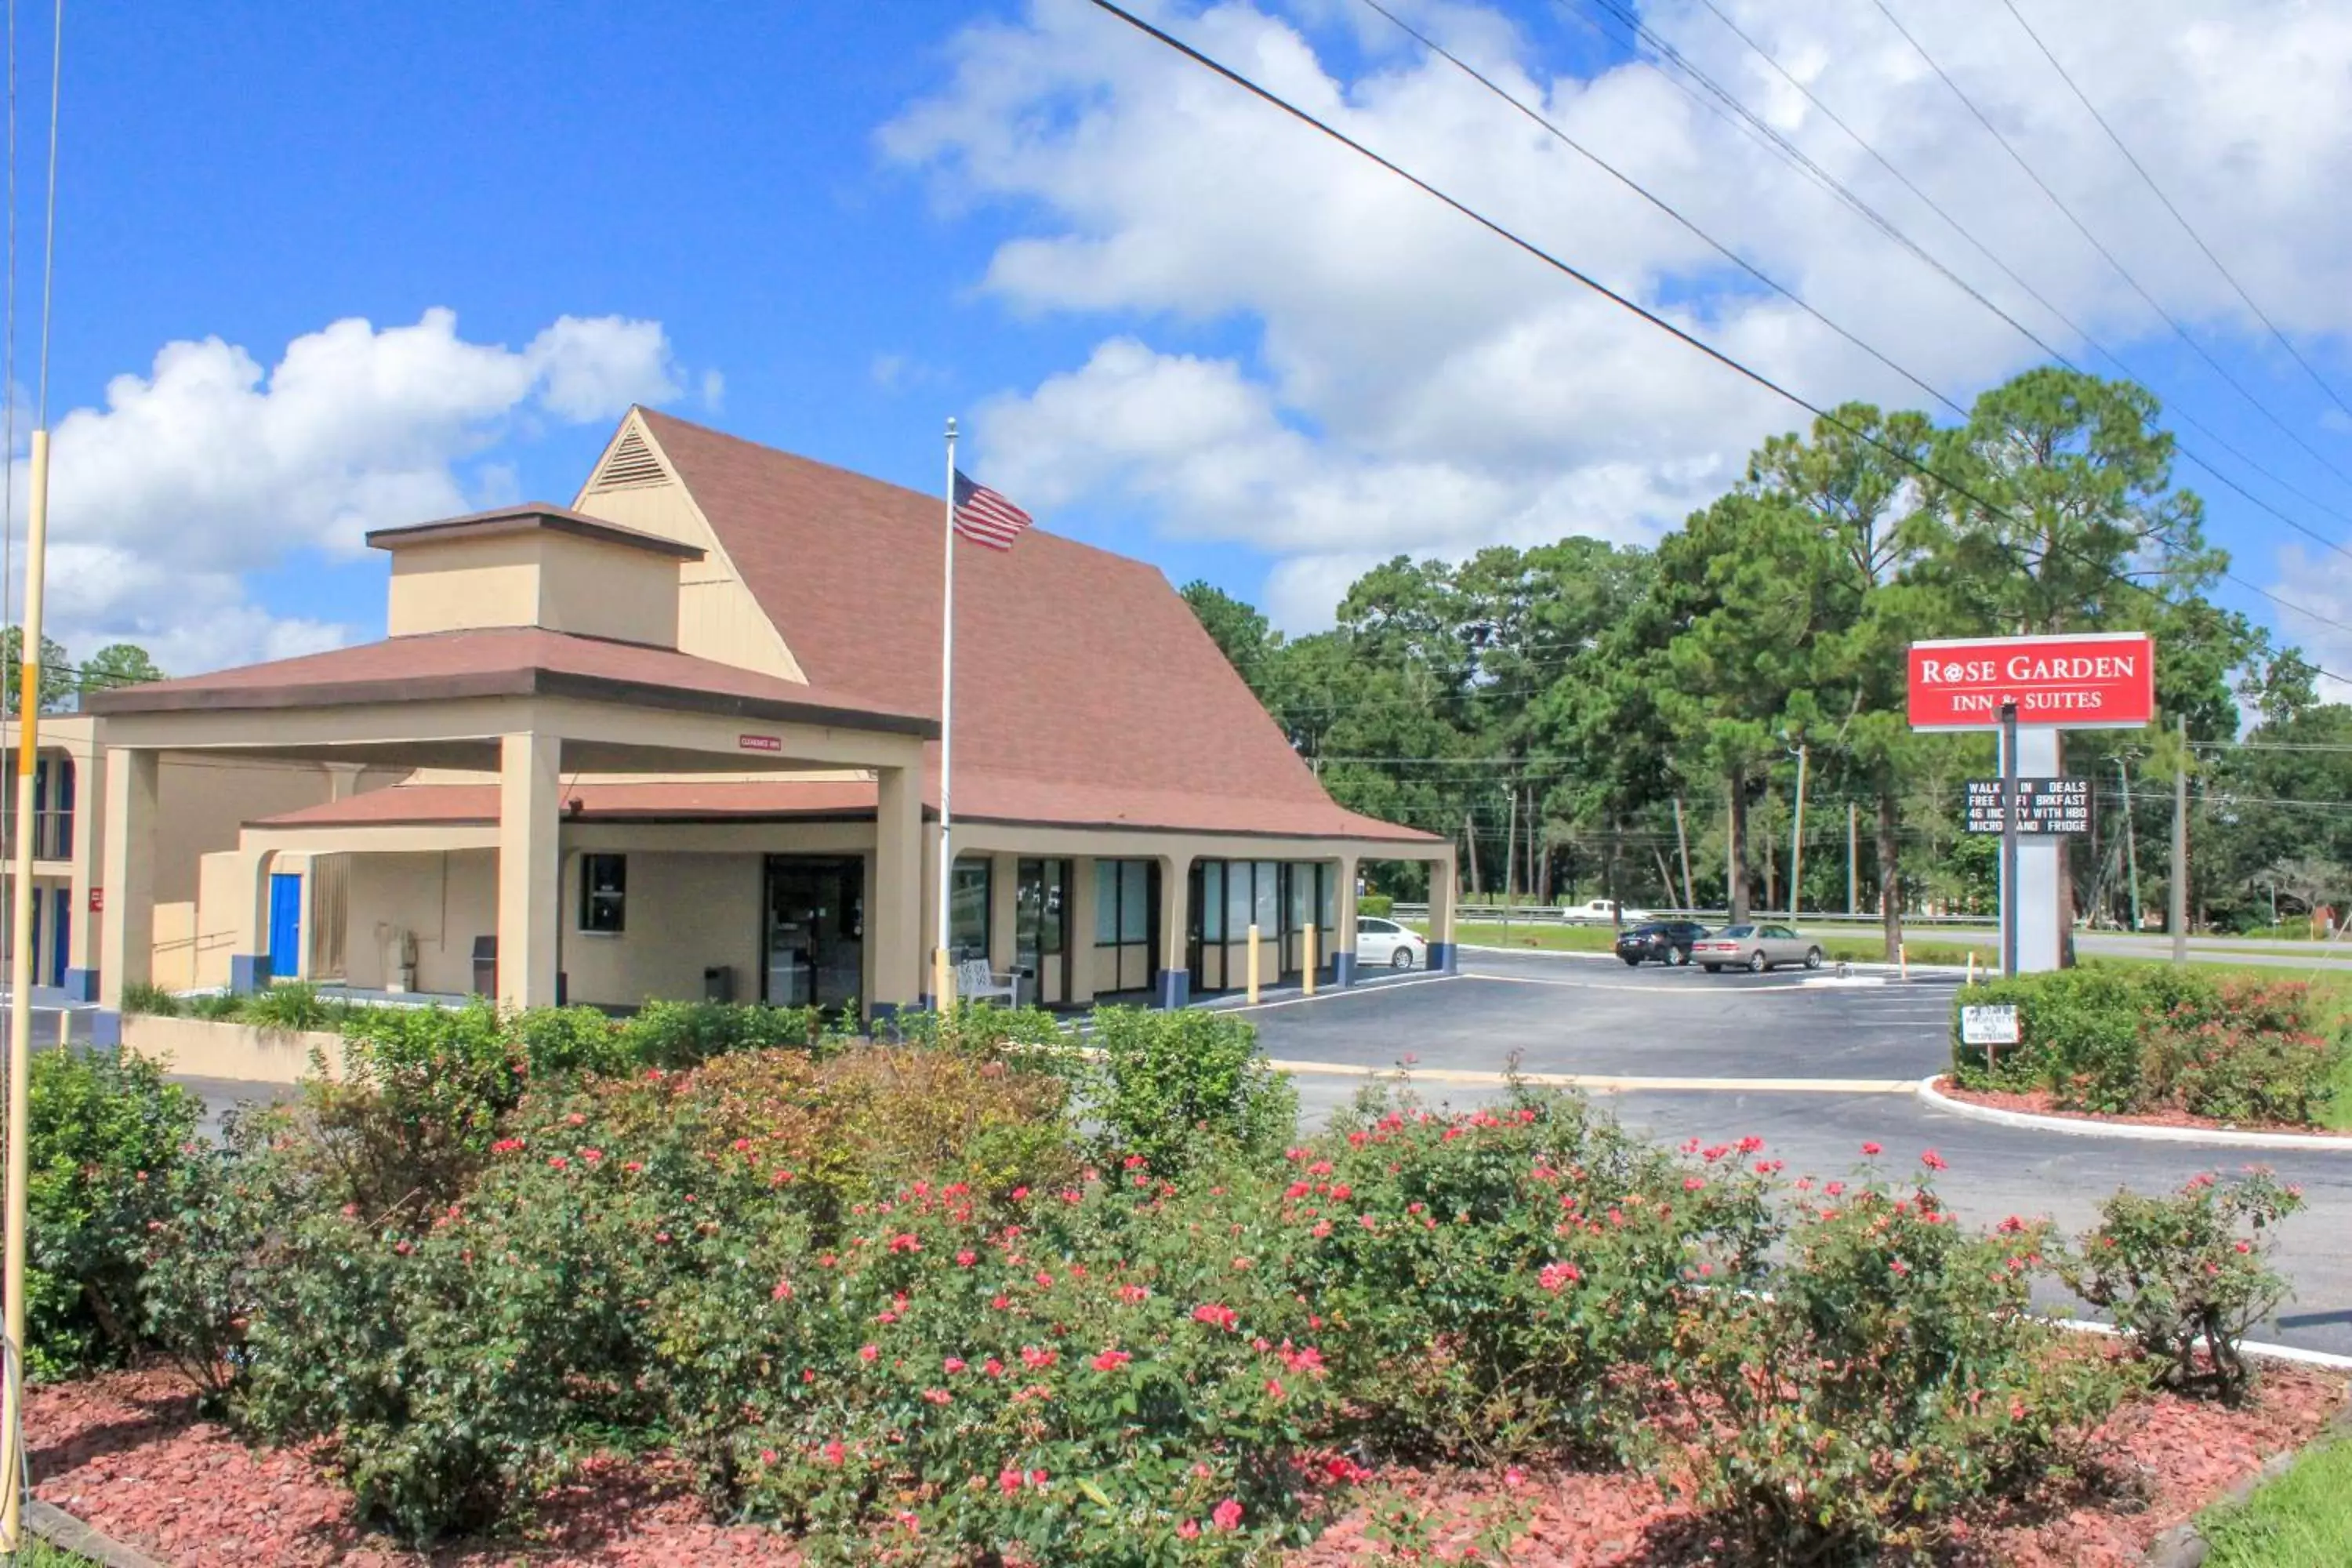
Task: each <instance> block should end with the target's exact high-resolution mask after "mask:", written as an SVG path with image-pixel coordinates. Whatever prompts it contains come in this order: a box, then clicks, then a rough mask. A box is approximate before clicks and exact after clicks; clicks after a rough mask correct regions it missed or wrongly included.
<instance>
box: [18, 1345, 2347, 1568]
mask: <svg viewBox="0 0 2352 1568" xmlns="http://www.w3.org/2000/svg"><path fill="white" fill-rule="evenodd" d="M2261 1388H2262V1393H2261V1398H2260V1401H2259V1403H2257V1404H2256V1405H2252V1406H2251V1407H2249V1408H2247V1409H2244V1410H2234V1411H2233V1410H2225V1409H2222V1408H2221V1407H2220V1406H2218V1405H2210V1404H2203V1403H2200V1402H2196V1401H2190V1400H2183V1399H2178V1398H2174V1397H2171V1396H2169V1395H2164V1396H2158V1397H2156V1398H2153V1399H2149V1400H2147V1401H2143V1402H2141V1403H2139V1404H2137V1405H2133V1406H2131V1407H2129V1408H2128V1409H2126V1411H2124V1412H2122V1413H2121V1414H2119V1415H2117V1416H2116V1419H2115V1420H2114V1421H2113V1422H2112V1423H2111V1424H2110V1430H2109V1432H2108V1433H2107V1435H2106V1436H2108V1438H2109V1443H2108V1445H2107V1447H2105V1463H2106V1469H2107V1472H2108V1479H2109V1480H2110V1481H2111V1482H2113V1483H2115V1484H2114V1485H2112V1486H2111V1487H2110V1488H2109V1489H2108V1494H2107V1495H2106V1496H2105V1497H2103V1498H2084V1497H2074V1498H2061V1499H2056V1500H2052V1501H2050V1502H2049V1503H2048V1504H2046V1505H2045V1506H2044V1507H2043V1508H2042V1510H2041V1512H2040V1514H2039V1516H2037V1517H2033V1518H2028V1519H2019V1520H2016V1521H2011V1522H2006V1523H2002V1524H1999V1525H1997V1526H1995V1527H1992V1528H1990V1529H1987V1530H1985V1531H1981V1532H1979V1534H1978V1535H1976V1536H1975V1537H1974V1538H1972V1539H1970V1540H1969V1541H1967V1542H1965V1543H1963V1544H1961V1545H1959V1546H1958V1548H1957V1549H1956V1551H1955V1552H1954V1553H1953V1554H1952V1556H1951V1562H1952V1563H1954V1564H1956V1565H1961V1564H1965V1565H1967V1568H1989V1565H1991V1564H2007V1565H2011V1568H2126V1565H2129V1564H2137V1563H2139V1562H2140V1561H2141V1558H2142V1553H2143V1552H2145V1551H2146V1550H2147V1546H2148V1544H2149V1543H2150V1542H2153V1541H2154V1540H2155V1539H2156V1537H2157V1536H2158V1535H2159V1534H2161V1533H2162V1532H2163V1531H2166V1530H2168V1529H2169V1528H2170V1527H2172V1526H2173V1525H2176V1524H2178V1523H2179V1522H2181V1521H2184V1520H2186V1519H2188V1518H2189V1517H2190V1516H2192V1515H2194V1514H2195V1513H2196V1512H2197V1511H2198V1510H2200V1509H2202V1508H2203V1507H2205V1506H2206V1505H2207V1504H2208V1503H2210V1502H2211V1501H2212V1500H2215V1499H2216V1498H2218V1497H2219V1496H2220V1495H2221V1493H2222V1492H2223V1491H2225V1490H2227V1489H2229V1488H2230V1487H2231V1486H2232V1485H2234V1484H2235V1483H2237V1482H2239V1481H2241V1480H2243V1479H2246V1478H2248V1477H2250V1476H2252V1475H2253V1474H2254V1473H2255V1471H2256V1470H2257V1469H2259V1468H2261V1465H2262V1463H2263V1460H2264V1459H2266V1458H2269V1457H2270V1456H2272V1455H2273V1454H2278V1453H2284V1452H2286V1451H2288V1450H2290V1449H2293V1448H2295V1447H2300V1446H2302V1445H2303V1444H2304V1443H2305V1442H2308V1441H2309V1440H2310V1439H2311V1438H2312V1437H2313V1436H2315V1434H2316V1433H2317V1432H2318V1431H2319V1430H2320V1429H2321V1428H2322V1427H2323V1426H2326V1424H2327V1422H2328V1421H2329V1420H2330V1419H2331V1418H2332V1417H2334V1416H2336V1415H2337V1414H2338V1413H2339V1412H2341V1411H2342V1410H2343V1409H2344V1407H2345V1394H2346V1380H2345V1379H2344V1378H2343V1377H2341V1376H2338V1375H2336V1374H2333V1373H2317V1372H2312V1371H2308V1370H2305V1369H2304V1368H2300V1367H2293V1366H2272V1367H2268V1368H2266V1369H2264V1372H2263V1381H2262V1385H2261ZM26 1425H27V1427H28V1429H29V1431H30V1433H31V1438H32V1460H33V1474H34V1480H35V1488H36V1490H37V1493H38V1495H39V1496H40V1497H41V1498H42V1499H43V1500H46V1501H48V1502H51V1503H54V1504H56V1505H57V1506H58V1507H60V1508H62V1509H64V1510H67V1511H68V1512H69V1513H72V1514H74V1515H75V1516H77V1517H78V1518H80V1519H83V1520H86V1521H89V1523H90V1524H92V1525H94V1526H96V1527H97V1528H98V1529H99V1530H100V1531H103V1532H105V1533H106V1534H108V1535H110V1536H112V1537H113V1538H115V1539H116V1540H118V1541H121V1542H124V1543H125V1544H127V1545H131V1546H134V1547H137V1548H138V1549H139V1550H141V1551H142V1552H148V1553H149V1554H151V1555H152V1556H155V1557H157V1558H159V1559H161V1560H163V1561H164V1562H166V1563H172V1564H174V1565H175V1568H215V1565H217V1568H231V1565H235V1568H245V1565H247V1564H251V1563H273V1564H289V1565H294V1568H310V1565H312V1564H324V1563H347V1564H361V1565H365V1568H427V1565H430V1568H490V1565H491V1564H493V1563H498V1564H504V1563H517V1562H527V1563H531V1564H533V1565H535V1568H571V1565H574V1564H577V1565H581V1568H586V1565H590V1564H594V1565H597V1568H623V1565H646V1568H651V1565H654V1564H663V1565H669V1564H680V1565H688V1568H698V1565H701V1564H706V1563H714V1564H715V1563H750V1564H776V1565H779V1568H781V1565H785V1564H796V1563H798V1562H799V1561H800V1558H799V1554H798V1553H797V1552H794V1551H793V1549H792V1546H791V1544H790V1543H789V1542H786V1541H784V1540H783V1539H782V1537H779V1536H776V1535H774V1534H772V1533H769V1532H767V1531H762V1530H759V1529H756V1528H744V1527H736V1528H725V1527H721V1526H719V1525H717V1524H714V1523H713V1522H712V1521H710V1519H709V1516H708V1514H707V1513H705V1512H704V1510H702V1508H701V1506H700V1504H699V1503H698V1502H697V1501H696V1500H695V1499H694V1497H693V1496H692V1494H691V1493H690V1491H689V1490H688V1489H687V1488H686V1487H685V1485H684V1484H683V1481H682V1479H681V1477H680V1476H679V1475H678V1473H677V1471H676V1470H674V1469H672V1468H668V1467H667V1466H666V1465H664V1464H662V1463H661V1462H659V1461H646V1462H640V1463H637V1464H635V1465H625V1464H623V1463H620V1462H618V1461H615V1462H613V1463H611V1464H607V1465H604V1466H600V1467H597V1468H593V1469H592V1470H591V1471H590V1472H589V1473H588V1474H586V1475H584V1476H583V1477H582V1478H581V1479H579V1480H578V1481H576V1482H574V1483H573V1484H572V1485H570V1486H567V1487H565V1488H563V1489H561V1490H559V1491H558V1492H556V1493H554V1494H553V1495H551V1496H550V1497H548V1498H547V1499H545V1500H543V1501H542V1504H541V1508H540V1510H539V1521H538V1524H537V1525H536V1527H535V1529H534V1532H533V1534H532V1536H531V1538H530V1540H529V1541H528V1542H503V1543H499V1544H496V1545H488V1544H472V1545H467V1544H458V1545H453V1546H448V1547H442V1548H436V1549H435V1550H434V1551H432V1552H425V1553H419V1552H404V1551H400V1550H397V1549H394V1548H391V1547H388V1546H386V1545H384V1544H383V1542H382V1540H381V1538H380V1537H373V1536H370V1535H368V1534H367V1533H366V1532H364V1531H362V1530H360V1529H359V1528H358V1527H357V1526H356V1525H355V1524H354V1523H353V1522H352V1510H351V1500H350V1497H349V1494H347V1493H346V1492H345V1491H344V1490H343V1489H341V1487H339V1486H337V1485H336V1484H335V1482H334V1481H333V1479H331V1476H330V1475H329V1474H328V1473H327V1471H326V1469H325V1468H324V1467H323V1465H322V1463H321V1462H320V1458H319V1456H317V1455H315V1454H311V1453H307V1452H304V1451H301V1450H288V1449H281V1450H274V1451H270V1450H254V1449H248V1448H247V1447H244V1446H243V1445H242V1444H240V1443H238V1442H237V1440H236V1437H235V1436H233V1435H232V1434H231V1433H230V1432H229V1431H228V1430H227V1429H226V1427H224V1426H219V1425H218V1424H216V1423H214V1422H210V1421H206V1420H205V1419H203V1418H202V1417H200V1416H199V1415H197V1413H196V1408H195V1400H194V1395H193V1394H190V1392H189V1391H188V1387H187V1384H186V1383H185V1382H184V1380H183V1379H182V1378H180V1377H179V1376H178V1374H176V1373H171V1372H168V1371H164V1370H162V1369H148V1370H142V1371H133V1372H119V1373H107V1374H105V1375H103V1376H100V1377H97V1378H92V1379H89V1380H88V1381H84V1382H79V1383H72V1384H54V1385H49V1386H46V1387H41V1388H37V1389H35V1390H33V1392H32V1395H31V1398H30V1401H29V1403H28V1405H27V1407H26ZM1382 1479H1383V1481H1384V1482H1385V1484H1386V1485H1387V1486H1388V1487H1390V1488H1391V1489H1394V1490H1397V1491H1401V1492H1402V1493H1404V1494H1405V1495H1406V1496H1409V1497H1411V1498H1412V1499H1413V1500H1416V1501H1417V1502H1420V1503H1423V1504H1427V1505H1429V1506H1431V1507H1433V1508H1434V1509H1435V1510H1437V1513H1436V1516H1435V1517H1436V1518H1437V1520H1439V1521H1441V1523H1440V1529H1439V1534H1440V1539H1441V1540H1448V1539H1450V1540H1451V1541H1453V1542H1456V1543H1458V1542H1464V1541H1466V1540H1467V1539H1468V1538H1469V1536H1470V1535H1471V1533H1472V1532H1473V1531H1475V1530H1476V1529H1477V1528H1478V1524H1479V1522H1480V1521H1481V1520H1482V1518H1491V1517H1494V1515H1495V1513H1496V1510H1505V1511H1507V1510H1514V1509H1529V1508H1531V1511H1532V1515H1533V1517H1532V1519H1531V1521H1529V1523H1528V1527H1527V1529H1526V1530H1525V1531H1524V1532H1523V1533H1522V1534H1521V1535H1520V1537H1519V1540H1518V1543H1517V1546H1516V1547H1515V1548H1514V1549H1513V1551H1512V1553H1511V1561H1512V1562H1513V1563H1516V1564H1523V1565H1525V1568H1696V1565H1699V1564H1705V1563H1713V1562H1717V1561H1719V1560H1720V1556H1721V1550H1722V1543H1721V1542H1719V1541H1717V1540H1714V1539H1712V1538H1711V1531H1709V1530H1708V1529H1707V1528H1706V1524H1705V1523H1704V1522H1703V1521H1701V1520H1699V1519H1698V1518H1697V1517H1696V1516H1695V1515H1694V1514H1693V1513H1692V1511H1691V1510H1690V1509H1689V1507H1688V1505H1687V1504H1685V1503H1684V1502H1683V1501H1682V1500H1680V1499H1679V1498H1678V1497H1676V1496H1675V1494H1674V1493H1673V1492H1672V1491H1671V1490H1670V1489H1666V1488H1665V1487H1663V1486H1661V1485H1660V1484H1659V1483H1658V1482H1657V1481H1655V1480H1653V1479H1645V1478H1641V1477H1634V1476H1629V1475H1626V1474H1624V1473H1622V1472H1592V1471H1580V1470H1573V1469H1564V1468H1546V1467H1536V1466H1530V1467H1528V1469H1527V1472H1526V1474H1525V1475H1524V1476H1521V1477H1519V1478H1517V1483H1516V1485H1514V1484H1512V1483H1511V1482H1510V1481H1509V1480H1507V1479H1506V1478H1502V1477H1496V1476H1494V1475H1491V1474H1484V1473H1471V1472H1461V1471H1437V1472H1429V1473H1421V1472H1411V1471H1391V1472H1389V1473H1388V1474H1386V1475H1385V1476H1384V1477H1383V1478H1382ZM1507 1494H1513V1495H1510V1496H1507ZM2119 1500H2120V1501H2119ZM1444 1521H1451V1522H1450V1524H1449V1523H1447V1522H1444ZM1365 1522H1366V1521H1365V1518H1364V1515H1363V1514H1362V1512H1361V1511H1357V1512H1353V1513H1349V1514H1347V1515H1344V1516H1342V1517H1341V1518H1340V1519H1339V1520H1338V1521H1335V1522H1334V1523H1333V1524H1332V1526H1331V1528H1330V1529H1329V1530H1328V1531H1326V1532H1325V1533H1324V1535H1323V1537H1322V1538H1321V1539H1320V1540H1319V1541H1318V1542H1316V1544H1315V1545H1313V1546H1311V1547H1308V1548H1306V1549H1304V1550H1302V1551H1300V1552H1294V1553H1292V1554H1290V1556H1289V1557H1288V1558H1287V1559H1286V1562H1287V1563H1289V1564H1290V1568H1340V1565H1342V1564H1352V1563H1363V1562H1366V1561H1368V1560H1371V1561H1377V1560H1378V1548H1376V1547H1374V1546H1373V1545H1372V1544H1371V1543H1370V1542H1369V1541H1368V1540H1367V1538H1366V1536H1365V1533H1364V1526H1365Z"/></svg>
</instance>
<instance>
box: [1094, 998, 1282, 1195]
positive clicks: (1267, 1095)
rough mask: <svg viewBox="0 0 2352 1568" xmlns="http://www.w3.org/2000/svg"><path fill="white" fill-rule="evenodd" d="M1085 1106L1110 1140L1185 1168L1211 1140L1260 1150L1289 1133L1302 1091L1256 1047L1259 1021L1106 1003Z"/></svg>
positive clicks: (1172, 1169) (1164, 1167)
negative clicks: (1299, 1091) (1252, 1021)
mask: <svg viewBox="0 0 2352 1568" xmlns="http://www.w3.org/2000/svg"><path fill="white" fill-rule="evenodd" d="M1093 1043H1094V1046H1095V1047H1096V1049H1097V1051H1099V1052H1100V1058H1099V1060H1098V1062H1097V1069H1096V1071H1095V1072H1093V1073H1092V1074H1090V1075H1089V1083H1088V1090H1087V1113H1088V1115H1089V1116H1090V1117H1091V1118H1092V1119H1093V1120H1094V1121H1097V1123H1098V1124H1099V1125H1100V1127H1101V1128H1102V1130H1103V1134H1104V1136H1105V1138H1106V1139H1107V1140H1108V1142H1109V1145H1110V1147H1111V1149H1112V1150H1113V1151H1114V1152H1118V1153H1123V1154H1127V1153H1131V1154H1140V1155H1141V1156H1143V1158H1144V1159H1145V1160H1146V1161H1147V1162H1149V1163H1150V1166H1151V1168H1152V1169H1153V1170H1155V1171H1161V1172H1167V1173H1177V1172H1181V1171H1182V1170H1184V1169H1186V1168H1187V1167H1188V1166H1189V1165H1190V1163H1192V1160H1193V1159H1194V1158H1195V1157H1196V1156H1197V1155H1198V1154H1199V1152H1201V1150H1202V1147H1203V1146H1204V1145H1213V1144H1218V1143H1223V1144H1227V1145H1230V1146H1233V1147H1235V1148H1238V1149H1240V1150H1243V1151H1244V1152H1248V1153H1251V1154H1255V1155H1265V1154H1269V1153H1271V1152H1274V1151H1276V1150H1278V1149H1280V1148H1281V1147H1282V1146H1283V1145H1284V1144H1285V1143H1286V1142H1289V1141H1290V1138H1291V1136H1292V1133H1293V1131H1294V1130H1295V1128H1296V1127H1297V1119H1298V1096H1297V1091H1296V1090H1294V1089H1292V1088H1291V1087H1290V1084H1289V1082H1288V1080H1287V1079H1284V1078H1283V1077H1282V1076H1281V1075H1280V1074H1279V1073H1276V1071H1275V1070H1274V1069H1273V1068H1270V1067H1268V1066H1267V1065H1266V1062H1265V1058H1264V1057H1263V1056H1261V1055H1259V1054H1258V1048H1257V1030H1256V1028H1255V1026H1252V1025H1251V1024H1249V1023H1248V1022H1247V1021H1246V1020H1244V1019H1241V1018H1236V1017H1234V1016H1232V1015H1230V1014H1225V1013H1214V1012H1210V1011H1208V1010H1206V1009H1203V1008H1198V1007H1186V1008H1179V1009H1176V1010H1174V1011H1172V1012H1160V1011H1150V1010H1146V1009H1143V1008H1139V1007H1100V1008H1097V1009H1096V1011H1095V1015H1094V1032H1093Z"/></svg>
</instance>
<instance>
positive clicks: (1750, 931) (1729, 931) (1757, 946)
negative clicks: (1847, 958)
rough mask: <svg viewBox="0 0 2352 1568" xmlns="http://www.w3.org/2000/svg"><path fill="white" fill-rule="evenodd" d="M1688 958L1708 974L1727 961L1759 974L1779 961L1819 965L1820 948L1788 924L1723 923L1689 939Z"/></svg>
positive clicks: (1779, 963)
mask: <svg viewBox="0 0 2352 1568" xmlns="http://www.w3.org/2000/svg"><path fill="white" fill-rule="evenodd" d="M1691 960H1692V962H1693V963H1696V964H1698V965H1699V966H1700V967H1701V968H1703V969H1705V970H1706V972H1707V973H1709V974H1715V973H1720V972H1721V971H1722V970H1723V968H1724V966H1725V965H1727V964H1728V965H1731V966H1732V967H1734V968H1738V969H1745V970H1747V971H1748V973H1750V974H1761V973H1764V972H1765V971H1766V970H1768V969H1776V968H1778V967H1780V965H1781V964H1783V963H1801V964H1803V965H1804V966H1805V967H1806V968H1807V969H1819V968H1820V967H1821V966H1822V949H1821V944H1820V943H1818V942H1814V941H1813V940H1812V939H1811V937H1807V936H1801V935H1800V934H1799V933H1798V932H1797V931H1795V930H1794V929H1792V928H1791V927H1789V926H1776V925H1740V926H1726V927H1724V928H1723V929H1722V930H1721V931H1717V932H1716V933H1715V934H1714V935H1713V936H1711V937H1708V938H1707V939H1706V941H1705V942H1693V943H1692V944H1691Z"/></svg>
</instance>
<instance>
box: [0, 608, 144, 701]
mask: <svg viewBox="0 0 2352 1568" xmlns="http://www.w3.org/2000/svg"><path fill="white" fill-rule="evenodd" d="M24 657H25V629H24V627H22V626H9V627H6V628H5V629H0V693H5V695H0V714H7V715H14V714H15V713H16V710H18V709H19V708H20V707H22V706H23V702H22V700H21V694H22V691H23V689H24V684H25V678H24V668H23V660H24ZM161 679H163V671H162V670H160V669H158V668H155V661H154V660H153V659H152V658H149V657H148V654H147V650H146V649H145V648H143V647H140V646H139V645H138V644H136V643H127V642H117V643H109V644H107V645H106V646H105V647H102V648H100V649H99V650H98V651H97V652H96V653H94V654H91V655H90V656H89V658H86V659H83V660H82V661H81V662H80V663H79V664H77V663H75V662H74V658H73V655H72V654H70V653H68V651H67V650H66V647H65V645H64V644H62V643H60V642H58V640H57V639H56V638H54V637H49V636H47V634H44V635H43V636H42V637H41V661H40V672H39V680H40V684H41V694H40V704H41V711H42V712H44V713H62V712H66V711H68V710H70V709H71V708H72V707H73V705H74V703H75V702H77V701H78V700H79V699H80V698H81V696H82V695H83V694H84V693H86V692H91V691H109V690H111V689H114V688H115V687H118V686H137V685H139V684H141V683H142V682H144V681H149V680H161Z"/></svg>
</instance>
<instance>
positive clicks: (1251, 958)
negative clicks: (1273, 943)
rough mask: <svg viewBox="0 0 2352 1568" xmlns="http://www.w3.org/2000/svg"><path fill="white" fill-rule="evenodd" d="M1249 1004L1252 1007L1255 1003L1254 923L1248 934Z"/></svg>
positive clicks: (1255, 961) (1255, 938)
mask: <svg viewBox="0 0 2352 1568" xmlns="http://www.w3.org/2000/svg"><path fill="white" fill-rule="evenodd" d="M1249 1005H1251V1006H1253V1007H1255V1006H1256V1005H1257V927H1256V926H1255V925H1253V926H1251V927H1250V934H1249Z"/></svg>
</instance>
